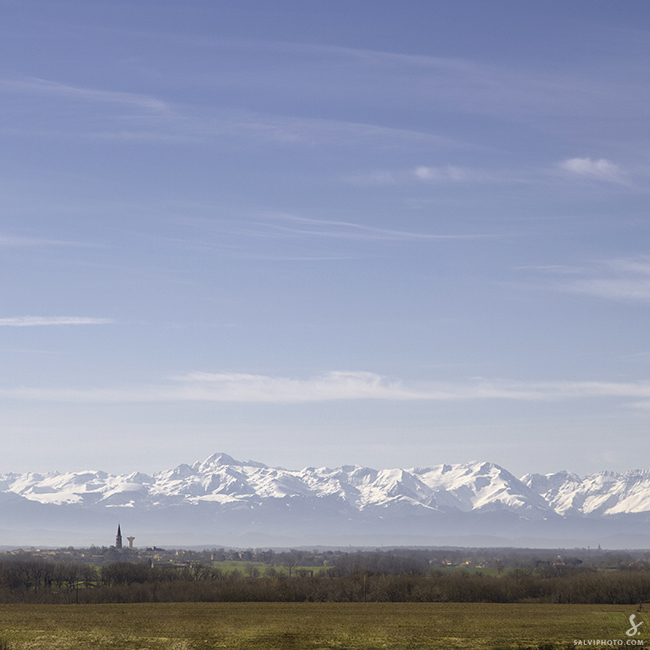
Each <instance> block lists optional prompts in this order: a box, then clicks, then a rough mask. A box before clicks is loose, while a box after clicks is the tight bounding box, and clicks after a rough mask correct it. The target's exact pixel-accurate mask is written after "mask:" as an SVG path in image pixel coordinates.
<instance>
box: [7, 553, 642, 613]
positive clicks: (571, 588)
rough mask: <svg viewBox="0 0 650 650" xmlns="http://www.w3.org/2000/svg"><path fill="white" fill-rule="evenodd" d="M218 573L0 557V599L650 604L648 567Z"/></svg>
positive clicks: (202, 568) (203, 567) (351, 568)
mask: <svg viewBox="0 0 650 650" xmlns="http://www.w3.org/2000/svg"><path fill="white" fill-rule="evenodd" d="M250 573H251V574H250V575H246V574H245V573H242V572H240V571H232V572H224V571H221V570H219V569H216V568H214V567H211V566H208V565H202V564H199V563H197V564H194V565H192V566H183V567H149V566H146V565H144V564H136V563H130V562H118V563H115V564H113V565H109V566H103V567H101V568H96V567H93V566H92V565H79V564H65V563H52V562H47V561H41V560H13V561H4V562H0V603H80V604H83V603H132V602H184V601H185V602H187V601H196V602H226V601H231V602H245V601H266V602H280V601H284V602H302V601H312V602H364V601H366V602H493V603H513V602H532V601H536V602H545V603H591V604H637V603H641V602H648V601H650V569H649V568H648V567H647V566H645V565H644V566H637V567H636V568H634V569H632V568H630V567H627V568H623V569H620V570H616V571H597V570H595V569H593V568H583V567H570V566H547V565H543V566H539V567H537V568H535V569H532V568H529V569H514V570H510V571H508V572H504V573H503V574H502V575H500V576H493V575H483V574H481V573H477V572H474V571H462V570H460V571H454V572H448V573H444V572H441V571H436V570H433V571H432V570H429V569H424V567H422V568H418V567H408V568H406V569H405V570H401V571H399V572H389V571H381V570H377V571H375V570H369V569H367V568H361V567H359V566H358V565H353V564H350V565H349V566H337V567H332V568H331V569H325V570H322V571H321V572H319V573H318V574H316V575H310V572H305V571H297V572H296V573H295V574H294V575H293V576H292V577H290V578H289V577H288V576H287V575H286V574H285V573H280V572H278V571H277V570H275V569H274V568H272V567H271V568H270V569H268V570H267V571H266V572H265V573H264V575H260V576H256V575H255V574H254V572H250Z"/></svg>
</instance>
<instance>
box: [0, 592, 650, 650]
mask: <svg viewBox="0 0 650 650" xmlns="http://www.w3.org/2000/svg"><path fill="white" fill-rule="evenodd" d="M635 610H636V608H635V607H634V606H631V605H630V606H620V605H601V606H596V605H539V604H530V605H527V604H503V605H501V604H487V603H478V604H477V603H467V604H460V603H454V604H449V603H444V604H443V603H417V604H413V603H155V604H149V603H147V604H131V605H118V604H110V605H2V606H0V639H2V642H6V647H7V648H8V649H9V650H26V649H28V648H29V649H30V650H41V649H42V650H68V649H70V650H72V649H74V650H108V649H111V650H145V649H146V650H163V649H164V650H167V649H169V650H172V649H173V650H208V649H211V648H233V649H235V650H248V649H251V650H252V649H254V650H267V649H269V650H270V649H271V648H282V649H292V650H293V649H295V650H316V649H323V650H324V649H328V650H329V649H332V650H334V649H335V650H344V649H349V650H361V649H366V648H368V649H370V648H373V649H386V650H398V649H399V650H401V649H404V650H406V649H409V650H420V649H422V650H424V649H425V648H426V649H441V650H442V649H455V648H458V649H461V648H462V649H469V650H479V649H486V650H489V649H497V648H498V649H505V648H512V649H513V650H514V649H515V648H518V649H524V648H535V649H543V650H548V649H550V648H558V649H559V648H569V647H571V648H574V647H580V646H576V645H575V644H574V640H583V641H585V642H586V641H588V640H594V639H598V640H607V639H616V640H618V639H622V640H623V643H626V641H627V639H628V637H626V635H625V631H626V630H627V629H628V628H629V627H630V625H629V616H630V614H632V613H636V622H637V623H638V622H639V621H641V620H644V619H645V615H644V613H641V614H639V613H637V612H635ZM644 628H650V614H649V615H648V619H647V622H645V623H644V625H643V626H642V627H641V628H640V630H639V631H643V633H642V634H640V635H638V636H636V637H635V640H636V643H637V644H641V643H642V641H643V640H645V643H646V645H650V634H649V633H650V629H644ZM2 642H0V648H2V647H3V645H2ZM585 645H586V644H585ZM583 647H584V646H583ZM627 647H630V646H627Z"/></svg>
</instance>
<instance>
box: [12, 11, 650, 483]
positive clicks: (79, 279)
mask: <svg viewBox="0 0 650 650" xmlns="http://www.w3.org/2000/svg"><path fill="white" fill-rule="evenodd" d="M0 16H1V20H0V102H1V106H2V110H1V111H0V143H1V146H0V254H1V256H0V265H1V266H0V269H1V274H2V275H1V278H2V281H1V283H0V312H1V313H0V364H1V366H2V373H1V375H0V424H1V427H2V436H3V443H2V448H3V452H2V456H1V460H0V471H3V472H6V471H26V470H36V471H45V470H51V469H58V470H68V469H82V468H86V467H93V468H100V469H105V470H108V471H118V472H126V471H131V470H134V469H139V470H144V471H155V470H158V469H164V468H167V467H170V466H174V465H176V464H178V463H180V462H193V461H194V460H199V459H203V458H205V457H207V456H208V455H209V454H211V453H212V452H215V451H224V452H227V453H229V454H231V455H232V456H234V457H236V458H240V459H248V458H252V459H256V460H259V461H262V462H265V463H267V464H271V465H283V466H285V467H293V468H295V467H302V466H308V465H311V466H318V465H330V466H333V465H340V464H353V463H359V464H364V465H371V466H374V467H394V466H403V467H412V466H418V465H419V466H423V465H434V464H439V463H443V462H444V463H456V462H466V461H470V460H489V461H493V462H496V463H499V464H501V465H503V466H505V467H506V468H507V469H509V470H510V471H513V472H515V473H519V474H523V473H524V472H528V471H537V472H551V471H556V470H559V469H569V470H572V471H575V472H578V473H581V474H584V473H588V472H593V471H600V470H603V469H613V470H617V471H624V470H626V469H632V468H638V467H642V468H643V467H647V466H648V463H649V462H650V461H648V460H647V459H648V458H650V437H649V436H648V435H647V434H648V428H649V425H650V340H649V338H650V335H649V331H648V316H649V315H650V310H649V307H650V250H649V249H648V241H649V234H650V233H649V223H650V222H649V215H648V179H649V178H650V160H649V155H648V152H649V151H650V148H649V146H648V144H649V139H650V132H649V131H650V122H648V119H647V115H648V108H647V107H648V106H649V105H650V84H649V79H648V75H649V72H648V66H647V62H648V60H650V7H649V6H648V4H647V3H646V2H641V1H635V0H631V1H628V2H625V3H612V2H598V1H589V2H586V1H584V2H583V1H577V2H570V3H567V2H544V3H541V2H540V3H533V2H526V3H524V2H519V1H517V2H514V1H513V2H505V1H499V0H496V1H495V2H489V3H488V2H483V1H479V2H470V1H465V0H457V1H454V2H429V1H426V2H425V1H413V2H409V3H400V4H398V3H395V2H386V1H383V0H372V1H367V2H366V1H359V0H346V1H345V2H338V1H330V2H322V3H305V2H290V1H284V0H281V1H278V2H273V3H271V2H266V1H262V0H258V1H250V0H237V1H229V0H226V1H224V2H218V3H215V2H209V1H207V0H206V1H202V0H196V1H194V2H190V3H178V2H169V1H165V0H156V2H153V1H149V0H142V1H139V2H137V3H133V2H119V1H114V0H112V1H111V2H99V1H83V2H82V1H81V0H79V1H70V2H68V1H63V0H62V1H60V2H56V3H52V2H45V1H39V0H33V1H32V0H30V2H19V1H10V0H0Z"/></svg>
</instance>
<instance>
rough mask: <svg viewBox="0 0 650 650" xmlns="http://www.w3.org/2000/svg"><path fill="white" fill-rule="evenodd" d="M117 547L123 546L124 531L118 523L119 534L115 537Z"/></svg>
mask: <svg viewBox="0 0 650 650" xmlns="http://www.w3.org/2000/svg"><path fill="white" fill-rule="evenodd" d="M115 548H122V531H121V530H120V525H119V524H117V535H116V537H115Z"/></svg>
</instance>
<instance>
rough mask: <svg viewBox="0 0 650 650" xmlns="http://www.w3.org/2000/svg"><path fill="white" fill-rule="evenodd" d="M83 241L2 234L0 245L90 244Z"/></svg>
mask: <svg viewBox="0 0 650 650" xmlns="http://www.w3.org/2000/svg"><path fill="white" fill-rule="evenodd" d="M89 245H90V244H84V243H82V242H74V241H64V240H61V239H39V238H36V237H12V236H8V235H0V246H7V247H8V246H16V247H18V246H89Z"/></svg>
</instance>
